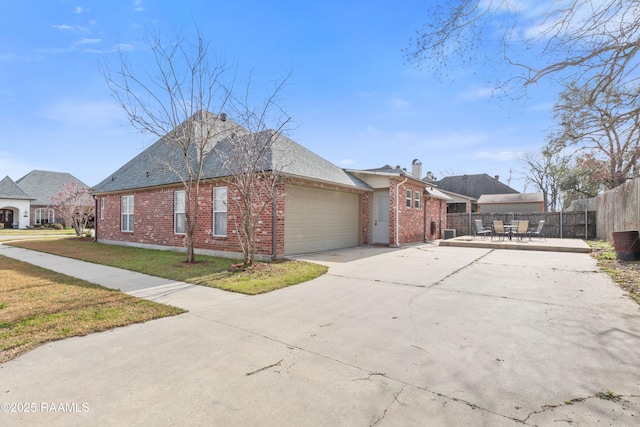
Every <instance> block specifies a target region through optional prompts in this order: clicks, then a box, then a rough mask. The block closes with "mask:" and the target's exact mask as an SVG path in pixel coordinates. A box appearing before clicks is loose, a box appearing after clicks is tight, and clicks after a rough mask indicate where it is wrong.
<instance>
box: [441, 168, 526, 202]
mask: <svg viewBox="0 0 640 427" xmlns="http://www.w3.org/2000/svg"><path fill="white" fill-rule="evenodd" d="M437 184H438V188H439V189H441V190H447V191H451V192H453V193H458V194H461V195H464V196H468V197H472V198H474V199H478V198H479V197H480V196H482V195H483V194H518V191H516V190H514V189H513V188H511V187H509V186H508V185H506V184H503V183H502V182H500V181H498V180H497V179H495V178H493V177H491V176H489V175H487V174H486V173H483V174H477V175H458V176H447V177H445V178H442V179H441V180H440V181H437Z"/></svg>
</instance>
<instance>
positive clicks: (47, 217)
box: [16, 170, 89, 226]
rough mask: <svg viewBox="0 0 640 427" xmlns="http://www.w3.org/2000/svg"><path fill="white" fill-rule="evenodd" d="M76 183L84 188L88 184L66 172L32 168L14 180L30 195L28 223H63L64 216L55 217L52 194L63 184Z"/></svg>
mask: <svg viewBox="0 0 640 427" xmlns="http://www.w3.org/2000/svg"><path fill="white" fill-rule="evenodd" d="M73 183H77V184H79V185H80V186H82V187H84V188H89V186H88V185H86V184H85V183H83V182H82V181H80V180H79V179H78V178H76V177H75V176H73V175H71V174H70V173H66V172H49V171H41V170H34V171H31V172H29V173H28V174H26V175H25V176H23V177H22V178H20V179H19V180H17V181H16V184H18V186H19V187H20V188H21V189H22V190H23V191H24V192H25V193H26V194H28V195H29V196H31V198H32V200H31V204H30V207H29V210H30V214H29V217H30V222H29V225H32V226H34V225H42V224H53V223H58V224H62V225H65V226H66V225H69V224H65V220H64V218H56V213H55V210H54V205H55V203H54V201H53V200H52V198H53V196H54V195H55V194H56V193H58V192H59V191H61V190H62V189H63V188H64V185H65V184H73Z"/></svg>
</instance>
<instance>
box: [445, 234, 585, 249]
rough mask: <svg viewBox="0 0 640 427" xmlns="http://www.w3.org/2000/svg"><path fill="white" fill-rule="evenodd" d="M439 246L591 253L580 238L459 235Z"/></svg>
mask: <svg viewBox="0 0 640 427" xmlns="http://www.w3.org/2000/svg"><path fill="white" fill-rule="evenodd" d="M439 245H440V246H454V247H460V248H485V249H513V250H529V251H550V252H575V253H591V248H590V247H589V245H588V244H587V243H586V242H585V241H584V240H582V239H538V238H532V239H531V240H529V239H527V238H525V239H522V240H520V239H515V238H514V239H512V240H509V239H497V238H494V239H491V238H490V237H484V238H483V237H474V236H460V237H455V238H453V239H447V240H440V241H439Z"/></svg>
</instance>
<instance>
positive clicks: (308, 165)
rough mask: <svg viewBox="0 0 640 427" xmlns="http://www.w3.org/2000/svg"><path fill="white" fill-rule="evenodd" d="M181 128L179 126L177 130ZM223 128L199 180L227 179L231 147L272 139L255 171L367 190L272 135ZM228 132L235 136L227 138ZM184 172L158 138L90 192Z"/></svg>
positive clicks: (175, 179)
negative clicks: (268, 148)
mask: <svg viewBox="0 0 640 427" xmlns="http://www.w3.org/2000/svg"><path fill="white" fill-rule="evenodd" d="M200 114H201V115H200V116H198V117H196V116H194V118H192V119H190V120H218V116H216V115H214V114H212V113H208V112H203V113H200ZM185 123H186V122H185ZM184 125H185V124H184V123H183V124H182V125H181V126H184ZM225 126H228V127H229V128H230V130H229V129H228V130H229V131H228V132H226V133H225V135H227V137H225V138H221V139H217V140H216V141H215V144H216V146H215V149H214V150H211V151H210V152H209V154H208V155H207V156H206V158H205V160H204V162H203V172H202V177H201V178H202V179H207V178H222V177H225V176H228V175H229V169H228V168H227V167H226V166H225V164H226V162H225V160H226V159H228V158H229V156H230V153H231V152H232V144H236V145H237V144H241V143H242V142H243V141H246V139H248V138H251V139H252V141H259V140H260V139H262V140H267V139H268V138H275V139H274V141H273V144H272V146H271V150H270V151H269V152H268V153H267V155H265V156H264V157H263V159H264V162H263V164H262V165H260V166H258V169H259V170H261V171H271V170H278V171H279V172H282V173H284V174H287V175H290V176H295V177H299V178H305V179H311V180H316V181H322V182H327V183H331V184H336V185H340V186H347V187H355V188H360V189H370V187H369V186H368V185H367V184H366V183H364V182H363V181H361V180H359V179H358V178H356V177H354V176H352V175H350V174H349V173H347V172H345V171H344V170H343V169H341V168H340V167H338V166H336V165H334V164H333V163H331V162H329V161H327V160H325V159H323V158H322V157H320V156H318V155H317V154H315V153H313V152H311V151H309V150H308V149H306V148H304V147H302V146H301V145H299V144H297V143H296V142H294V141H292V140H290V139H289V138H287V137H285V136H283V135H281V134H277V133H276V132H275V131H272V130H267V131H263V132H259V133H256V134H254V135H249V134H248V132H247V131H246V129H243V128H242V127H240V126H239V125H238V124H237V123H235V122H233V121H232V120H230V119H226V121H225ZM232 132H233V133H234V134H236V133H237V135H234V136H230V135H231V134H232ZM195 154H196V153H195V148H193V150H192V152H190V156H191V158H196V155H195ZM185 171H186V167H185V162H184V154H183V153H182V151H181V150H179V149H178V147H177V146H176V145H175V144H172V143H171V142H170V141H169V140H167V139H166V138H162V139H160V140H158V141H156V142H155V143H154V144H152V145H151V146H149V147H148V148H147V149H145V150H144V151H143V152H141V153H140V154H138V155H137V156H136V157H134V158H133V159H131V160H130V161H129V162H127V163H126V164H125V165H124V166H122V167H121V168H120V169H118V170H117V171H115V172H114V173H113V174H111V175H110V176H109V177H108V178H107V179H105V180H103V181H102V182H101V183H99V184H98V185H96V186H95V187H94V188H93V192H94V193H106V192H116V191H126V190H134V189H139V188H147V187H154V186H160V185H170V184H177V183H180V182H181V179H180V176H181V175H182V176H186V174H185Z"/></svg>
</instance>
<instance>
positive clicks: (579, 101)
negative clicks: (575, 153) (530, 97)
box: [555, 84, 640, 188]
mask: <svg viewBox="0 0 640 427" xmlns="http://www.w3.org/2000/svg"><path fill="white" fill-rule="evenodd" d="M638 101H640V90H639V88H638V87H637V86H635V85H626V86H624V87H622V88H618V87H617V86H609V87H608V88H607V89H606V90H604V91H601V92H599V93H597V95H595V96H594V90H593V88H590V87H588V86H586V85H584V86H578V85H576V84H571V85H569V86H568V87H567V89H565V91H564V92H563V93H562V94H561V97H560V101H559V102H558V103H557V104H556V107H555V110H556V117H557V119H558V120H559V121H560V123H561V127H562V130H561V132H560V134H559V136H558V137H557V138H556V140H555V145H556V146H558V147H560V148H563V147H566V146H573V147H577V149H582V150H586V151H587V152H588V153H591V154H592V155H593V156H594V157H595V158H596V159H601V160H603V161H604V163H605V164H606V171H607V173H606V175H605V176H604V177H603V182H604V183H605V186H606V188H614V187H617V186H618V185H620V184H623V183H625V182H626V181H627V180H629V179H631V178H633V177H635V176H636V175H637V168H638V154H639V153H640V142H639V141H640V110H638V105H639V102H638Z"/></svg>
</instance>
